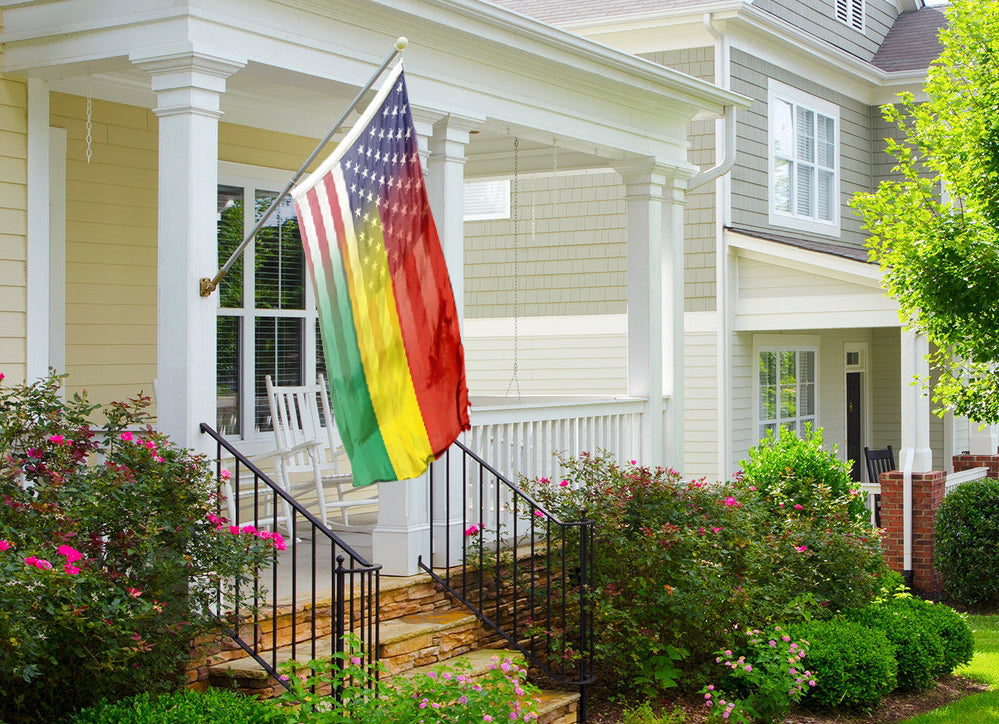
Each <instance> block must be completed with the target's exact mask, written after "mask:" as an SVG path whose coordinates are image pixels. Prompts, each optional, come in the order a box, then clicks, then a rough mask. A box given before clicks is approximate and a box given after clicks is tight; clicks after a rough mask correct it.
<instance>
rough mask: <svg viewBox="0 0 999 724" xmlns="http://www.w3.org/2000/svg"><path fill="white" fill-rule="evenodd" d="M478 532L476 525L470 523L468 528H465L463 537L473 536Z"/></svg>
mask: <svg viewBox="0 0 999 724" xmlns="http://www.w3.org/2000/svg"><path fill="white" fill-rule="evenodd" d="M478 532H479V526H478V525H476V524H475V523H472V524H471V525H470V526H468V527H467V528H465V535H475V534H476V533H478Z"/></svg>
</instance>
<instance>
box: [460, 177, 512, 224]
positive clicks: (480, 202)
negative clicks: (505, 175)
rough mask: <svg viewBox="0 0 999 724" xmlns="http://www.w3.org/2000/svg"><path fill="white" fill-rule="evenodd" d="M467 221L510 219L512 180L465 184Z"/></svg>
mask: <svg viewBox="0 0 999 724" xmlns="http://www.w3.org/2000/svg"><path fill="white" fill-rule="evenodd" d="M464 206H465V213H464V217H465V221H487V220H489V219H509V218H510V179H497V180H495V181H467V182H465V202H464Z"/></svg>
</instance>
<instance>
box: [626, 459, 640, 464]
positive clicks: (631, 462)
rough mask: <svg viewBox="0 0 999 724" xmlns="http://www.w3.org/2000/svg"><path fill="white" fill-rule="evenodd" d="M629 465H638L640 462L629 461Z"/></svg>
mask: <svg viewBox="0 0 999 724" xmlns="http://www.w3.org/2000/svg"><path fill="white" fill-rule="evenodd" d="M628 464H629V465H638V461H637V460H629V461H628Z"/></svg>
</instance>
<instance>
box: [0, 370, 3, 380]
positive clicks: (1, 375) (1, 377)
mask: <svg viewBox="0 0 999 724" xmlns="http://www.w3.org/2000/svg"><path fill="white" fill-rule="evenodd" d="M0 382H3V372H0Z"/></svg>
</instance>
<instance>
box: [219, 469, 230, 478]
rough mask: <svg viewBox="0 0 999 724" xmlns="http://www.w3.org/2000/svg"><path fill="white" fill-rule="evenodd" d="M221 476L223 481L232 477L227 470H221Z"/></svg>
mask: <svg viewBox="0 0 999 724" xmlns="http://www.w3.org/2000/svg"><path fill="white" fill-rule="evenodd" d="M221 475H222V479H223V480H228V479H229V478H231V477H232V473H230V472H229V471H228V470H223V471H222V472H221Z"/></svg>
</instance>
